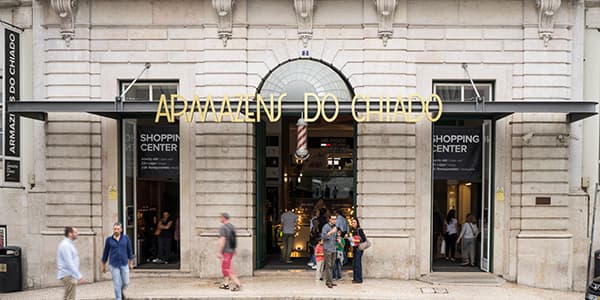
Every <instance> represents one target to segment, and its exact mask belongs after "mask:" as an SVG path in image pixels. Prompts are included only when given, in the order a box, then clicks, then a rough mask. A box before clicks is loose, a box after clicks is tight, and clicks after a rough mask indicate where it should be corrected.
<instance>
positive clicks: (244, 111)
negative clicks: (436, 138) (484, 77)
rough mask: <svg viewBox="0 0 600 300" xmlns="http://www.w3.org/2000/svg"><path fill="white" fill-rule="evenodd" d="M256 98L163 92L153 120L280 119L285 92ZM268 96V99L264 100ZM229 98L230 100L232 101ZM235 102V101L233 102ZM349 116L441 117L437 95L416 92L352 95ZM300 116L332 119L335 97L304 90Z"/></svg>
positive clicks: (336, 110)
mask: <svg viewBox="0 0 600 300" xmlns="http://www.w3.org/2000/svg"><path fill="white" fill-rule="evenodd" d="M255 96H256V97H253V98H255V99H256V100H252V101H254V102H255V104H256V105H255V107H254V109H253V108H252V107H251V105H250V101H251V100H250V98H251V97H252V95H235V96H234V97H230V96H228V95H225V96H223V97H222V100H221V105H220V106H219V107H216V106H215V101H214V100H213V99H214V98H213V96H211V95H208V96H206V98H205V99H204V100H200V97H199V96H198V95H194V98H193V99H192V100H191V102H192V103H191V104H189V101H188V100H187V99H186V98H185V97H184V96H182V95H177V94H172V95H169V98H168V99H170V101H168V100H167V95H161V96H160V100H159V101H158V107H157V109H156V115H155V118H154V122H155V123H158V122H159V121H160V119H161V118H163V117H164V118H166V120H167V122H169V123H173V122H175V117H182V116H183V119H184V120H185V122H188V123H189V122H193V121H194V116H195V115H196V114H197V115H198V121H199V122H206V121H207V116H208V114H209V113H210V114H212V115H213V116H214V122H217V123H220V122H233V123H255V122H261V118H263V119H264V118H266V120H267V121H269V122H277V121H279V120H280V119H281V106H282V101H283V99H284V98H285V97H286V96H287V94H281V95H279V97H277V99H275V98H276V97H275V96H274V95H269V97H268V98H264V97H263V96H262V95H260V94H256V95H255ZM266 99H268V100H266ZM232 102H233V103H232ZM413 102H418V103H419V104H420V106H421V109H420V111H413ZM432 102H434V103H435V104H437V112H435V116H433V114H432V112H430V105H431V103H432ZM178 103H182V104H183V106H182V107H181V109H180V110H179V111H176V109H175V107H176V105H177V104H178ZM312 103H316V105H317V110H316V112H314V113H312V114H311V112H309V109H308V107H309V104H312ZM358 103H361V104H363V105H364V109H363V110H359V109H358V108H357V106H358ZM236 104H237V105H236ZM326 105H329V107H331V106H333V109H328V110H326V109H325V106H326ZM351 107H352V111H351V113H352V117H353V118H354V121H356V122H357V123H363V122H398V121H405V122H413V123H414V122H418V121H420V120H422V119H423V118H427V120H429V121H430V122H437V121H438V120H439V119H440V118H441V117H442V110H443V103H442V99H441V98H440V96H438V95H437V94H431V95H429V96H428V97H427V98H424V97H423V96H421V95H419V94H411V95H409V96H408V97H402V96H397V97H396V98H395V99H392V98H391V97H389V96H379V97H377V98H373V99H372V98H371V97H369V96H367V95H360V94H358V95H355V96H354V98H352V103H351ZM303 111H304V120H305V121H306V122H309V123H310V122H315V121H316V120H318V119H319V118H323V120H325V122H328V123H331V122H334V121H335V120H336V119H337V117H338V115H339V112H340V104H339V101H338V98H337V97H336V96H335V95H334V94H331V93H328V94H325V95H324V96H323V97H319V96H318V95H317V94H315V93H305V94H304V110H303Z"/></svg>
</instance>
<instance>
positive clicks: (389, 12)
mask: <svg viewBox="0 0 600 300" xmlns="http://www.w3.org/2000/svg"><path fill="white" fill-rule="evenodd" d="M373 1H375V6H376V8H377V18H378V19H379V29H378V30H377V34H378V35H379V38H381V39H382V40H383V46H384V47H385V46H387V41H388V39H389V38H390V37H392V33H393V29H392V23H393V22H394V14H395V12H396V6H397V4H398V1H397V0H373Z"/></svg>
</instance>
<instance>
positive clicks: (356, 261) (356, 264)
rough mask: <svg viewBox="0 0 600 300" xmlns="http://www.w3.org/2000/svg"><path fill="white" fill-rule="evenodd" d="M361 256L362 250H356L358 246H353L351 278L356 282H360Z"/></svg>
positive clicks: (361, 279)
mask: <svg viewBox="0 0 600 300" xmlns="http://www.w3.org/2000/svg"><path fill="white" fill-rule="evenodd" d="M362 256H363V251H360V250H358V247H354V252H353V257H352V275H353V277H352V279H353V280H354V281H356V282H362V281H363V276H362Z"/></svg>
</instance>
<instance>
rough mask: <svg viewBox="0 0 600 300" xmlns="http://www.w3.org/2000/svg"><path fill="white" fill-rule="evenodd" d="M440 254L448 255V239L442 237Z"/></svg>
mask: <svg viewBox="0 0 600 300" xmlns="http://www.w3.org/2000/svg"><path fill="white" fill-rule="evenodd" d="M440 254H441V255H446V240H445V239H442V245H441V246H440Z"/></svg>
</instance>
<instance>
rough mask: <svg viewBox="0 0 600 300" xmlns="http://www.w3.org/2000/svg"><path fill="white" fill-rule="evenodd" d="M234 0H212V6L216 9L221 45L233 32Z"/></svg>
mask: <svg viewBox="0 0 600 300" xmlns="http://www.w3.org/2000/svg"><path fill="white" fill-rule="evenodd" d="M234 3H235V0H212V6H213V8H214V9H215V10H216V11H217V28H218V34H219V38H220V39H221V40H223V47H227V40H228V39H230V38H231V34H232V32H233V5H234Z"/></svg>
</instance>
